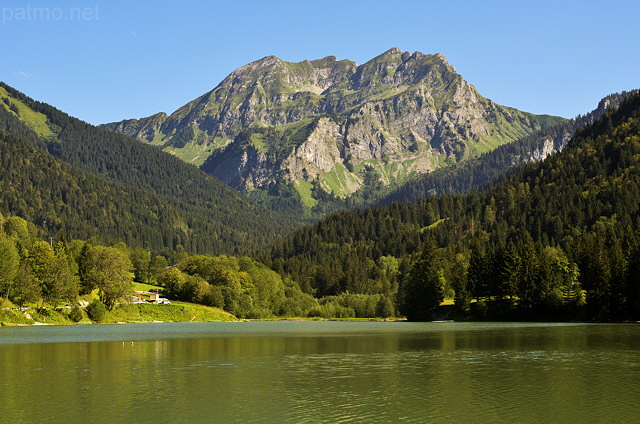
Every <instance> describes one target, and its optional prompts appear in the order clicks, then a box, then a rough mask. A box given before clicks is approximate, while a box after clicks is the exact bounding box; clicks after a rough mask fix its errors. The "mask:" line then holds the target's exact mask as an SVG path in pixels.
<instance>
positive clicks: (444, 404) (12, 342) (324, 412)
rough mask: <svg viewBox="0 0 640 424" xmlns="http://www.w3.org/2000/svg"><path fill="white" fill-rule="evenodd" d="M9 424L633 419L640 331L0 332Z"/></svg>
mask: <svg viewBox="0 0 640 424" xmlns="http://www.w3.org/2000/svg"><path fill="white" fill-rule="evenodd" d="M0 422H3V423H4V422H6V423H63V422H64V423H68V422H73V423H81V422H82V423H85V422H86V423H92V422H94V423H118V422H120V423H146V422H149V423H152V422H154V423H158V422H160V423H164V422H166V423H234V422H238V423H348V422H353V423H361V422H362V423H402V422H410V423H616V422H618V423H634V422H640V325H636V324H614V325H609V324H492V323H488V324H478V323H407V322H241V323H158V324H129V325H78V326H60V327H52V326H47V327H9V328H0Z"/></svg>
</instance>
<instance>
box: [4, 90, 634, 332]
mask: <svg viewBox="0 0 640 424" xmlns="http://www.w3.org/2000/svg"><path fill="white" fill-rule="evenodd" d="M2 89H3V90H4V92H5V93H8V95H7V96H4V97H3V101H4V105H2V104H0V124H1V125H0V129H1V131H0V160H1V161H2V162H1V164H2V166H1V167H0V187H1V190H0V193H1V195H2V198H1V199H0V211H1V212H2V214H3V216H4V218H2V222H1V224H2V225H1V226H0V227H1V228H2V237H1V239H0V243H1V244H0V254H1V255H2V258H0V261H1V263H2V271H1V272H2V281H0V286H1V288H2V290H3V292H2V294H3V295H4V296H5V297H6V298H10V299H12V300H13V301H14V302H17V303H21V302H24V303H28V302H27V300H28V301H38V302H41V304H45V303H47V304H51V305H55V304H57V303H59V302H62V301H67V300H69V301H71V300H72V299H73V298H74V297H77V296H78V295H79V294H81V293H83V292H87V290H89V291H90V290H92V289H95V288H96V287H100V289H101V290H102V292H101V293H102V295H101V300H102V302H103V303H104V304H105V305H106V306H107V307H113V306H114V305H115V303H116V302H117V300H118V299H119V298H122V296H124V294H123V293H122V292H117V294H116V295H113V296H110V295H108V292H109V290H110V289H111V288H110V286H109V285H108V284H107V283H108V282H107V281H102V280H100V278H101V276H103V275H104V274H105V273H106V272H107V271H109V270H111V267H110V266H108V265H105V264H106V263H111V264H119V265H118V266H115V265H114V267H113V268H114V269H116V270H117V272H116V273H115V274H113V275H114V277H113V279H112V280H113V281H122V282H123V284H122V285H120V286H118V287H120V288H121V287H129V286H127V284H129V283H131V282H132V281H133V280H135V281H137V282H140V283H152V284H157V285H160V286H162V287H164V288H165V290H166V292H167V293H168V295H169V296H170V297H171V298H172V299H175V300H182V301H189V302H195V303H202V304H206V305H210V306H216V307H219V308H222V309H225V310H227V311H228V312H231V313H232V314H234V315H236V316H238V317H250V318H266V317H272V316H308V317H376V316H377V317H385V318H386V317H391V316H404V317H407V318H408V319H409V320H431V319H434V318H437V319H443V318H455V319H499V320H598V321H620V320H638V319H640V281H639V277H638V275H640V273H639V272H638V271H639V270H640V238H639V237H638V236H639V232H640V216H639V212H640V211H639V208H640V202H639V200H640V95H638V94H637V93H636V94H633V95H629V96H628V98H627V99H626V100H624V101H622V102H621V103H620V105H619V107H618V108H614V109H611V110H610V111H609V112H607V113H605V114H604V115H603V116H602V117H601V118H599V119H597V120H595V121H594V120H593V119H588V120H587V121H588V122H585V120H583V121H580V125H577V124H576V123H575V122H574V123H573V124H571V125H574V127H573V128H570V129H571V130H573V129H575V128H578V127H581V129H578V130H577V132H576V133H575V135H574V136H573V137H572V138H571V139H570V140H569V141H568V144H567V146H566V147H565V148H564V149H563V150H562V151H560V152H557V153H554V154H552V155H551V156H549V157H547V158H546V159H545V160H543V161H541V162H530V163H526V164H523V165H520V166H519V167H517V168H512V169H511V171H509V172H508V173H502V174H500V175H497V174H495V173H491V172H487V173H484V172H482V174H483V175H485V174H486V176H484V177H482V178H484V181H488V180H489V179H491V178H496V177H497V178H498V179H499V181H498V182H496V183H494V184H492V185H490V186H489V185H484V186H483V188H482V189H478V188H476V189H475V190H474V191H470V192H467V193H462V194H441V195H437V196H430V197H418V196H419V193H423V194H424V188H425V187H427V186H428V185H423V186H419V185H416V186H414V187H418V188H416V189H410V188H408V189H407V190H409V191H407V193H413V194H405V195H403V196H404V197H406V198H412V199H413V201H411V202H409V201H404V202H397V201H395V202H390V203H388V204H384V205H378V206H374V207H370V208H364V209H359V210H350V211H343V212H338V213H335V214H332V215H329V216H327V217H326V218H325V219H323V220H321V221H319V222H317V223H316V224H313V225H309V226H305V227H302V228H299V229H298V230H297V231H295V232H292V231H293V228H294V227H295V226H300V223H297V222H293V221H291V218H283V217H281V216H276V215H274V214H273V213H270V212H267V211H265V210H263V209H261V208H260V207H258V206H255V205H254V204H253V203H251V202H250V201H249V200H247V199H246V198H245V197H243V196H242V195H240V194H238V193H237V192H235V191H233V190H232V189H230V188H228V187H226V186H225V185H223V184H222V183H220V182H219V181H217V180H215V179H214V178H212V177H210V176H207V175H205V174H204V173H202V172H201V171H199V170H198V169H197V168H195V167H193V166H190V165H186V164H184V163H182V162H180V161H179V160H178V159H175V158H173V157H171V156H170V155H168V154H165V153H163V152H161V151H160V150H158V149H155V148H153V147H150V146H145V145H142V144H141V143H138V142H136V141H134V140H132V139H129V138H127V137H125V136H122V135H118V134H115V133H111V132H109V131H106V130H101V129H98V128H95V127H93V126H91V125H88V124H85V123H83V122H80V121H78V120H75V119H74V118H71V117H69V116H67V115H65V114H63V113H62V112H60V111H58V110H56V109H55V108H52V107H51V106H48V105H45V104H42V103H38V102H35V101H33V100H31V99H29V98H28V97H26V96H24V95H22V94H21V93H18V92H16V91H15V90H13V89H12V88H10V87H8V86H6V85H2ZM43 125H44V126H43ZM563 125H564V124H563ZM567 125H569V124H567ZM567 130H568V129H567V128H564V127H563V128H559V129H558V133H564V132H566V131H567ZM505 149H506V147H505ZM496 157H497V158H499V156H496ZM496 160H498V159H496ZM498 161H499V160H498ZM470 166H471V167H469V166H467V168H464V169H466V171H465V170H464V169H463V170H462V171H460V174H458V175H457V176H456V174H455V173H454V171H447V172H449V174H447V175H446V178H445V179H444V180H440V181H441V182H442V181H445V183H446V184H448V185H449V186H451V187H453V185H456V186H459V187H463V188H462V189H460V190H457V189H451V190H449V189H436V190H435V191H436V192H455V191H461V192H464V191H467V190H468V189H470V188H471V187H472V186H476V185H477V184H470V183H469V180H470V179H471V178H470V177H469V176H470V175H472V174H473V172H476V171H474V169H473V167H472V166H473V165H470ZM500 169H502V168H500ZM456 178H458V179H459V181H460V182H455V181H456ZM425 181H426V180H425ZM433 181H435V180H433ZM465 181H466V182H465ZM454 182H455V184H454ZM445 183H442V184H445ZM442 184H441V186H440V187H444V185H442ZM429 192H431V193H433V191H432V190H431V189H427V193H429ZM389 200H390V201H391V200H392V199H389ZM54 237H55V239H56V243H54ZM67 240H72V241H69V242H67ZM127 246H130V247H127ZM118 252H119V253H118ZM229 255H236V256H229ZM241 255H244V256H241ZM92 267H93V268H92ZM101 267H102V268H101ZM96 269H97V270H98V271H96ZM126 273H130V274H128V276H126V275H125V274H126ZM61 281H64V282H65V283H64V284H62V283H60V284H58V282H61ZM100 284H102V286H101V285H100ZM114 296H115V297H114ZM445 299H448V300H449V301H451V300H453V305H452V306H450V307H443V306H442V302H443V301H444V300H445Z"/></svg>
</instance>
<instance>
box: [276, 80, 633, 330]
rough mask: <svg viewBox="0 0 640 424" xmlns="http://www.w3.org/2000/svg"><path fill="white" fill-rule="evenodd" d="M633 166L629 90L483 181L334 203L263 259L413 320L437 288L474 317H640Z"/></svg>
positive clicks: (320, 288)
mask: <svg viewBox="0 0 640 424" xmlns="http://www.w3.org/2000/svg"><path fill="white" fill-rule="evenodd" d="M639 170H640V94H638V92H637V91H636V92H635V94H631V95H630V96H629V97H628V98H627V99H626V100H624V101H623V102H621V104H620V105H619V107H618V108H614V109H612V110H610V111H608V112H607V113H605V114H604V115H603V116H602V117H601V118H600V119H598V120H595V121H594V122H593V123H591V124H589V125H586V126H585V127H584V128H583V129H581V130H579V131H577V132H576V134H575V135H574V136H573V137H572V138H571V140H569V141H568V143H567V145H566V147H565V148H564V149H563V150H562V151H560V152H557V153H555V154H552V155H550V156H548V157H547V158H545V159H544V160H541V161H537V162H535V161H532V162H529V163H528V164H526V165H524V166H522V167H521V168H519V169H518V170H517V172H513V173H512V174H511V175H509V176H508V177H507V178H505V179H503V180H502V181H501V182H499V183H498V184H497V185H495V186H493V187H491V188H489V189H487V190H486V191H484V192H471V193H467V194H464V195H440V196H433V197H430V198H422V199H421V200H419V201H418V202H416V203H409V202H394V203H392V204H390V205H388V206H377V207H375V208H366V209H363V210H357V211H343V212H339V213H336V214H333V215H330V216H328V217H327V218H325V219H324V220H322V221H320V222H318V223H317V224H315V225H313V226H308V227H304V228H303V229H300V230H299V231H297V232H296V233H295V234H294V235H293V236H291V237H289V238H286V239H284V240H282V241H281V242H278V243H276V245H275V246H274V248H273V249H272V251H271V253H270V259H269V263H270V264H271V265H272V266H273V267H274V269H275V270H277V271H279V272H280V273H281V274H284V275H288V276H290V277H291V278H293V279H294V280H296V281H298V282H299V283H300V285H301V287H303V288H304V289H305V290H307V291H310V292H313V293H315V294H322V295H335V294H338V293H342V292H347V291H348V292H349V293H384V294H386V295H389V296H395V297H396V300H397V304H398V306H399V307H401V309H402V308H405V312H404V313H406V314H413V315H412V317H413V318H412V319H430V318H429V313H428V312H429V311H424V310H423V311H422V312H420V313H417V312H416V308H418V309H420V308H421V306H420V304H421V302H423V300H425V299H423V298H422V296H427V295H431V294H433V293H436V294H437V296H436V295H434V296H436V298H438V297H443V296H445V295H447V296H451V297H454V298H455V302H456V306H457V307H459V308H460V310H461V311H467V313H469V310H470V309H469V308H471V313H473V314H475V315H474V316H475V317H476V318H482V317H484V318H487V317H488V318H489V319H491V318H500V319H515V318H517V319H596V320H629V319H631V320H637V319H638V318H640V284H639V282H638V278H637V275H638V272H639V271H640V203H638V199H639V198H640V172H639ZM421 252H422V253H421ZM425 269H426V270H429V272H430V273H431V274H430V275H422V274H421V272H422V271H421V270H425ZM421 282H423V283H424V284H431V286H430V287H429V288H423V289H421V288H420V284H423V283H421ZM411 293H413V294H416V296H415V297H413V298H411V296H409V297H407V294H411ZM430 293H431V294H430ZM471 299H477V300H479V302H477V303H476V304H470V300H471ZM436 300H437V299H436ZM425 301H426V300H425ZM485 302H487V303H485ZM436 304H437V302H436ZM403 305H404V306H403ZM488 305H490V306H488ZM407 308H408V309H407ZM474 308H475V309H474ZM487 308H489V309H487ZM474 311H475V312H474Z"/></svg>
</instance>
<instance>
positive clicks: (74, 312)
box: [69, 305, 84, 322]
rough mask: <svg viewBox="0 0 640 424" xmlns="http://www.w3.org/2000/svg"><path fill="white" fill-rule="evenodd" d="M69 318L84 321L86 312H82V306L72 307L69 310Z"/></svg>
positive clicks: (74, 320)
mask: <svg viewBox="0 0 640 424" xmlns="http://www.w3.org/2000/svg"><path fill="white" fill-rule="evenodd" d="M69 318H70V319H71V320H72V321H73V322H80V321H82V319H83V318H84V313H83V312H82V308H80V307H78V306H77V305H76V306H74V307H73V308H71V311H70V312H69Z"/></svg>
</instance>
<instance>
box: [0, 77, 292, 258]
mask: <svg viewBox="0 0 640 424" xmlns="http://www.w3.org/2000/svg"><path fill="white" fill-rule="evenodd" d="M0 99H1V100H2V102H0V129H2V130H4V131H6V132H5V133H3V137H4V138H5V139H6V140H11V141H12V143H8V142H7V144H6V145H5V146H4V148H5V149H6V150H5V155H6V160H14V159H15V160H17V158H12V156H17V157H20V156H25V157H30V156H33V158H34V159H33V161H27V162H26V163H24V164H23V168H21V167H20V166H18V165H15V164H16V162H7V163H6V167H7V169H4V170H3V171H5V172H9V171H8V170H9V169H10V170H11V172H13V173H14V174H15V175H14V174H11V175H12V177H11V178H9V176H8V174H5V175H6V178H5V179H4V180H3V183H4V184H10V183H12V181H13V180H12V179H13V178H17V179H18V180H20V181H23V183H22V184H23V187H24V186H25V184H27V185H29V187H30V188H29V189H28V190H27V189H24V190H21V193H22V194H21V196H19V197H21V198H20V199H18V198H15V197H13V200H9V197H7V196H10V193H14V191H12V190H9V189H7V190H5V191H3V192H2V193H1V194H2V196H4V198H3V199H2V211H3V213H11V214H20V215H21V216H23V217H24V218H26V219H28V220H30V221H33V222H34V223H36V224H37V225H44V221H47V224H46V225H47V229H48V230H49V231H57V230H59V229H63V230H65V231H69V236H71V237H82V238H89V237H91V236H93V235H100V236H103V237H113V238H115V237H122V238H123V239H125V240H126V241H127V243H128V244H130V245H133V246H135V245H142V246H145V247H148V248H155V249H161V248H164V247H166V248H169V249H175V248H177V247H178V245H181V246H182V247H183V248H185V249H187V250H189V251H191V252H203V253H204V252H207V253H231V252H233V251H235V250H236V249H240V250H242V251H246V250H249V249H254V248H257V247H259V246H265V245H267V244H268V243H272V242H273V240H275V239H277V238H278V237H280V235H281V234H283V233H285V232H286V231H287V229H288V228H290V224H288V223H286V222H285V221H284V220H283V219H282V218H280V217H278V216H277V215H275V214H273V213H270V212H267V211H266V210H264V209H262V208H261V207H258V206H256V205H254V204H252V203H251V202H249V201H248V200H247V199H246V198H244V197H243V196H242V195H241V194H239V193H237V192H236V191H235V190H233V189H231V188H229V187H228V186H226V185H225V184H223V183H222V182H220V181H218V180H216V179H215V178H212V177H211V176H208V175H206V174H205V173H203V172H201V171H200V170H198V169H197V168H195V167H193V166H191V165H188V164H185V163H184V162H182V161H180V160H178V159H177V158H175V157H172V156H171V155H168V154H166V153H163V152H161V151H160V150H158V149H156V148H153V147H151V146H145V145H143V144H141V143H138V142H135V141H134V140H132V139H131V138H129V137H126V136H123V135H120V134H115V133H113V132H110V131H106V130H103V129H100V128H96V127H93V126H91V125H89V124H86V123H84V122H81V121H79V120H77V119H75V118H72V117H70V116H68V115H66V114H64V113H62V112H60V111H59V110H57V109H55V108H53V107H51V106H49V105H46V104H44V103H40V102H36V101H34V100H32V99H30V98H28V97H26V96H25V95H23V94H22V93H19V92H18V91H16V90H14V89H13V88H11V87H9V86H7V85H5V84H0ZM25 142H29V143H30V144H31V145H32V146H34V147H36V148H38V149H39V150H36V151H30V150H29V149H26V147H25V146H24V145H23V144H24V143H25ZM12 146H13V147H15V148H16V149H18V150H20V151H21V152H23V153H18V151H16V152H15V153H11V151H12V150H11V149H12V148H13V147H12ZM49 155H53V156H54V157H55V158H57V160H56V159H54V158H53V157H51V156H49ZM60 161H62V162H60ZM63 162H64V163H63ZM33 163H43V164H45V165H43V166H44V167H43V168H40V170H37V169H33V168H31V166H27V165H30V164H33ZM44 170H48V171H47V173H49V172H52V175H40V174H42V173H43V172H45V171H44ZM54 171H55V172H54ZM32 173H36V174H35V175H33V174H32ZM93 175H95V176H96V177H95V178H94V177H93ZM13 184H17V182H13ZM13 187H14V190H15V187H16V186H13ZM68 190H75V191H74V193H75V194H73V197H72V198H69V197H68V196H69V195H68V194H65V193H67V191H68ZM14 195H15V193H14ZM73 199H75V200H73Z"/></svg>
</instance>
